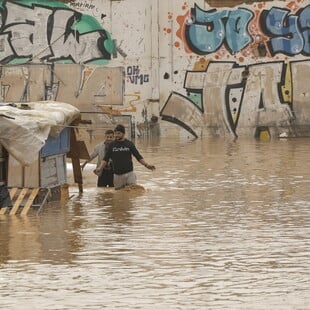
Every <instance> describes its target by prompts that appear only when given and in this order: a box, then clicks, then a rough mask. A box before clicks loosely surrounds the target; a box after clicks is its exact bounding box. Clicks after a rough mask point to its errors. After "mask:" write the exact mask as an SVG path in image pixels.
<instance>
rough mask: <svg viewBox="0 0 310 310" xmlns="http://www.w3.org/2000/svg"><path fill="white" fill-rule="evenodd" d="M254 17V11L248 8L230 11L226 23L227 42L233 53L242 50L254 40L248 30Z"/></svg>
mask: <svg viewBox="0 0 310 310" xmlns="http://www.w3.org/2000/svg"><path fill="white" fill-rule="evenodd" d="M252 17H253V13H252V12H251V11H248V10H246V9H238V10H237V11H233V12H230V13H229V17H228V20H227V24H226V42H227V47H228V49H230V51H231V53H232V54H234V53H235V52H238V51H240V50H242V49H243V48H245V47H246V46H247V45H248V44H250V43H251V42H252V41H253V39H252V38H251V36H250V35H249V33H248V31H247V26H248V24H249V21H250V20H251V19H252Z"/></svg>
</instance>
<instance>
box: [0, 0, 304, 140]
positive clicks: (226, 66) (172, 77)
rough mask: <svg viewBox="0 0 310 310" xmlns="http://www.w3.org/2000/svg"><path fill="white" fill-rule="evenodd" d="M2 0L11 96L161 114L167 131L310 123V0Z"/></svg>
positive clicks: (1, 39)
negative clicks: (253, 0)
mask: <svg viewBox="0 0 310 310" xmlns="http://www.w3.org/2000/svg"><path fill="white" fill-rule="evenodd" d="M1 2H2V10H1V14H2V28H1V36H0V63H1V64H2V68H1V69H2V71H1V76H0V83H1V88H0V97H1V99H2V100H3V101H20V100H25V101H27V100H29V101H33V100H42V99H47V98H48V99H53V100H61V101H67V102H69V103H73V104H75V105H77V106H78V107H79V108H80V109H81V110H82V111H84V112H96V111H99V112H104V113H105V114H104V115H105V116H104V117H101V118H100V117H99V118H98V119H96V121H97V122H99V123H100V122H101V123H103V124H105V123H109V122H110V123H111V124H112V123H113V115H115V116H116V115H118V117H119V116H120V115H124V116H126V117H128V115H130V116H132V120H133V121H134V122H135V124H136V125H138V127H139V128H142V129H143V128H145V127H143V125H144V124H148V122H149V120H150V119H151V117H152V115H156V116H160V117H161V121H160V126H161V129H162V130H161V133H162V134H163V135H165V134H168V131H170V130H171V129H173V130H175V129H177V130H179V129H180V128H182V129H181V132H182V131H184V132H188V133H190V135H193V136H201V135H204V136H209V135H210V136H221V137H223V136H229V137H242V136H250V137H271V136H274V137H277V136H278V135H281V134H282V135H283V134H288V135H299V136H300V135H310V125H309V124H310V100H309V98H310V94H309V87H308V85H309V82H310V58H309V55H310V42H309V33H310V27H309V24H310V3H309V1H305V0H296V1H268V2H252V1H248V2H247V4H246V3H242V2H241V1H235V3H236V5H235V6H234V5H233V3H234V1H204V0H197V1H180V0H169V1H163V0H152V1H146V0H119V1H115V0H114V1H113V0H82V1H71V2H69V3H64V2H57V1H43V0H42V1H41V2H40V1H36V2H35V4H33V1H27V0H22V1H18V2H16V3H14V2H4V1H0V3H1ZM216 3H218V6H217V7H214V5H216ZM211 5H213V6H211Z"/></svg>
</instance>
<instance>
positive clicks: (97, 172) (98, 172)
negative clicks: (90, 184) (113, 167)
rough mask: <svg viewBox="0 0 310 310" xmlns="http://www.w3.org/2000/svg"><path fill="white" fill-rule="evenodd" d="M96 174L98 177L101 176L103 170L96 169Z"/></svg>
mask: <svg viewBox="0 0 310 310" xmlns="http://www.w3.org/2000/svg"><path fill="white" fill-rule="evenodd" d="M94 174H95V175H97V176H100V174H101V170H100V169H99V168H96V169H95V170H94Z"/></svg>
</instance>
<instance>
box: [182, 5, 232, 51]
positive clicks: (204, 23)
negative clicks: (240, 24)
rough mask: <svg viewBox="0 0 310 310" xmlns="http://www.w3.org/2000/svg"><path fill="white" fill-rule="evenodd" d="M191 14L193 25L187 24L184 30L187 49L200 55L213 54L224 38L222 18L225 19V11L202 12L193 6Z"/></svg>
mask: <svg viewBox="0 0 310 310" xmlns="http://www.w3.org/2000/svg"><path fill="white" fill-rule="evenodd" d="M191 12H192V18H193V23H192V24H187V25H186V28H185V29H186V36H187V37H188V42H187V43H188V45H189V47H190V48H191V50H192V51H194V52H195V53H197V54H200V55H205V54H210V53H213V52H215V51H216V50H217V49H218V48H220V46H221V45H222V43H223V40H224V37H225V25H224V23H223V17H227V11H223V12H221V13H218V12H216V11H215V10H210V11H204V10H201V9H200V8H199V7H198V6H197V5H196V4H195V8H193V9H191Z"/></svg>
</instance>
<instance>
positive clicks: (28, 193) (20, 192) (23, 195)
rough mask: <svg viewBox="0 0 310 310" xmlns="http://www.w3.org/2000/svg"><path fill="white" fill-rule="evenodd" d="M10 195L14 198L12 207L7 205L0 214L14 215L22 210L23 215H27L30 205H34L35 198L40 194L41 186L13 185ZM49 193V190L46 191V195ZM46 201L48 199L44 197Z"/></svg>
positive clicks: (0, 210)
mask: <svg viewBox="0 0 310 310" xmlns="http://www.w3.org/2000/svg"><path fill="white" fill-rule="evenodd" d="M9 192H10V197H11V200H12V208H9V207H5V208H1V209H0V214H6V213H7V211H8V214H10V215H14V214H17V213H18V212H19V209H21V210H20V212H19V213H20V214H21V215H27V214H28V211H29V209H30V207H31V206H32V205H33V203H34V200H35V199H36V197H37V196H38V195H39V192H40V188H39V187H35V188H26V187H24V188H17V187H13V188H10V189H9ZM48 194H49V191H46V195H48ZM43 201H44V202H45V201H46V199H43Z"/></svg>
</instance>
